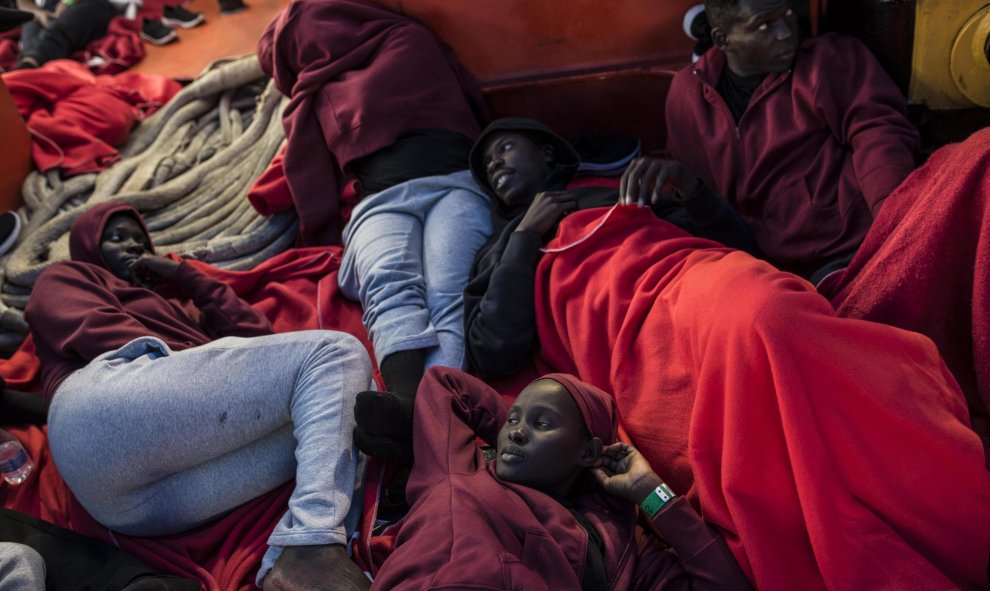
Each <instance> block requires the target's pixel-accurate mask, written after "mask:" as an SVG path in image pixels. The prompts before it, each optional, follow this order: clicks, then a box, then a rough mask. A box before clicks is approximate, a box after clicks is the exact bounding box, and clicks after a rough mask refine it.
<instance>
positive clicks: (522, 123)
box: [468, 117, 581, 192]
mask: <svg viewBox="0 0 990 591" xmlns="http://www.w3.org/2000/svg"><path fill="white" fill-rule="evenodd" d="M506 131H514V132H519V133H523V134H525V135H527V136H530V137H533V138H536V139H537V141H541V142H546V143H548V144H550V145H552V146H553V148H554V152H555V153H556V157H557V167H556V168H555V169H554V180H555V181H557V182H561V183H567V182H568V181H569V180H571V177H573V176H574V173H576V172H577V169H578V165H580V164H581V157H580V156H578V153H577V150H575V149H574V146H572V145H571V143H570V142H568V141H567V140H565V139H564V138H562V137H560V136H559V135H557V134H556V133H554V132H553V130H552V129H550V128H549V127H547V126H546V125H543V124H542V123H540V122H539V121H534V120H532V119H526V118H524V117H506V118H504V119H496V120H495V121H493V122H492V123H491V125H489V126H488V127H486V128H485V129H484V130H483V131H482V132H481V135H480V136H478V140H477V141H476V142H474V146H473V147H472V148H471V155H470V157H469V160H468V161H469V163H470V166H471V175H472V176H473V177H474V180H475V182H476V183H478V185H480V186H481V187H482V188H484V189H485V190H487V191H489V192H492V188H491V187H490V186H488V175H487V174H486V173H485V166H484V164H482V153H481V152H482V150H483V149H484V145H485V143H486V142H487V141H488V140H489V139H490V138H491V137H492V136H493V135H495V134H497V133H502V132H506Z"/></svg>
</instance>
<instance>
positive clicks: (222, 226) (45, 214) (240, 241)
mask: <svg viewBox="0 0 990 591" xmlns="http://www.w3.org/2000/svg"><path fill="white" fill-rule="evenodd" d="M285 101H286V99H285V98H284V97H283V96H282V95H281V94H279V92H278V91H277V90H276V89H275V87H274V85H273V84H272V83H271V82H270V81H269V82H267V84H266V80H265V78H264V74H263V73H262V71H261V68H260V66H259V64H258V60H257V58H256V57H255V56H245V57H243V58H236V59H231V60H224V61H221V62H217V63H214V64H212V65H211V66H210V67H208V68H207V69H206V71H204V73H203V74H202V75H200V76H199V77H198V78H197V79H196V80H194V81H193V82H192V83H191V84H190V85H189V86H187V87H186V88H184V89H182V90H181V91H180V92H179V93H178V94H176V95H175V97H173V98H172V100H171V101H169V103H168V104H167V105H165V106H164V107H163V108H162V109H160V110H159V111H158V112H156V113H155V114H154V115H152V116H151V117H149V118H148V119H147V120H145V121H143V122H141V123H140V124H139V125H138V126H137V127H136V128H135V129H134V131H133V132H132V134H131V137H130V139H129V140H128V143H127V144H126V145H125V146H124V147H123V148H122V149H121V159H120V160H119V161H118V162H117V163H116V164H114V165H113V166H112V167H110V168H108V169H106V170H104V171H102V172H101V173H99V174H84V175H78V176H75V177H71V178H66V179H63V178H61V176H60V174H59V171H57V170H54V171H49V172H48V173H46V174H41V173H37V172H35V173H32V174H31V175H29V176H28V178H27V179H26V181H25V183H24V187H23V190H22V193H23V195H24V207H23V208H22V209H21V211H20V213H21V216H22V218H23V219H24V221H25V222H26V223H25V226H24V230H23V232H22V236H21V239H20V243H19V244H18V245H17V247H16V249H14V250H13V251H12V252H11V253H9V254H8V255H7V257H6V259H5V260H4V261H3V266H2V269H0V351H12V350H14V349H16V348H17V347H18V346H19V345H20V343H21V342H22V341H23V340H24V337H25V336H26V335H27V333H28V326H27V324H26V323H25V322H24V314H23V311H24V307H25V306H26V305H27V302H28V299H29V297H30V295H31V286H32V285H34V282H35V280H36V279H37V278H38V276H39V275H40V274H41V272H42V271H43V270H44V269H45V268H47V267H48V266H49V265H50V264H52V263H53V262H55V261H59V260H64V259H67V258H69V236H68V233H69V228H70V227H71V226H72V223H73V222H74V221H75V220H76V218H78V217H79V215H80V214H82V212H84V211H85V210H86V209H87V208H88V207H90V206H92V205H94V204H97V203H103V202H106V201H124V202H127V203H129V204H131V205H132V206H134V207H135V208H136V209H137V210H138V211H140V212H141V214H142V216H143V217H144V219H145V222H146V223H147V225H148V229H149V231H150V232H151V236H152V240H153V241H154V243H155V246H156V249H157V250H158V252H160V253H168V252H174V253H177V254H180V255H182V256H185V257H189V258H194V259H198V260H201V261H205V262H209V263H211V264H213V265H217V266H219V267H224V268H228V269H248V268H251V267H253V266H255V265H257V264H258V263H260V262H262V261H264V260H266V259H268V258H270V257H272V256H273V255H275V254H277V253H279V252H281V251H283V250H285V249H287V248H289V247H290V246H292V244H293V242H294V241H295V238H296V234H297V232H298V220H297V219H296V215H295V213H294V212H287V213H283V214H278V215H274V216H271V217H267V218H266V217H263V216H261V215H260V214H258V213H257V212H256V211H255V210H254V208H252V207H251V205H250V203H249V202H248V200H247V198H246V197H247V192H248V190H249V189H250V187H251V185H252V184H253V183H254V181H255V179H257V178H258V176H260V175H261V173H262V172H263V171H264V170H265V168H267V166H268V165H269V163H270V162H271V160H272V158H273V157H274V156H275V154H276V153H277V152H278V150H279V148H280V147H281V145H282V143H283V142H284V141H285V133H284V131H283V129H282V123H281V114H282V110H283V108H284V106H285Z"/></svg>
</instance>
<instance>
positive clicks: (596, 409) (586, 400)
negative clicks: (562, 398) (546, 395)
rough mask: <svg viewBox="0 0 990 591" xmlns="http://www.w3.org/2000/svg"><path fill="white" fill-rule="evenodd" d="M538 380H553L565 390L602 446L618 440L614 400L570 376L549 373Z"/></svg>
mask: <svg viewBox="0 0 990 591" xmlns="http://www.w3.org/2000/svg"><path fill="white" fill-rule="evenodd" d="M540 379H541V380H553V381H555V382H557V383H558V384H560V385H561V386H563V387H564V389H565V390H567V392H568V393H569V394H570V395H571V398H573V399H574V402H575V403H576V404H577V407H578V410H580V411H581V418H583V419H584V424H585V425H586V426H587V427H588V432H589V433H591V436H592V437H597V438H599V439H601V440H602V443H603V444H604V445H609V444H610V443H613V442H614V441H615V440H616V439H617V438H618V429H619V409H618V407H617V406H616V405H615V399H614V398H612V397H611V396H609V395H608V394H606V393H605V392H603V391H602V390H599V389H598V388H596V387H594V386H592V385H591V384H586V383H584V382H582V381H581V380H579V379H577V378H576V377H574V376H572V375H570V374H565V373H551V374H547V375H545V376H543V377H542V378H540Z"/></svg>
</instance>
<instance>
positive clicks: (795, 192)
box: [667, 33, 919, 274]
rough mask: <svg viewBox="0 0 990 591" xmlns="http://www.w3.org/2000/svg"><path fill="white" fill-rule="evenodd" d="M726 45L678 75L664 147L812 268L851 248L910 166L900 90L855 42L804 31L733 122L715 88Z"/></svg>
mask: <svg viewBox="0 0 990 591" xmlns="http://www.w3.org/2000/svg"><path fill="white" fill-rule="evenodd" d="M725 64H726V61H725V54H723V53H722V52H721V50H719V49H718V48H713V49H711V50H709V51H708V52H707V53H706V54H705V55H704V56H702V58H701V59H700V60H699V61H698V63H697V64H695V65H694V66H692V67H688V68H687V69H685V70H682V71H681V72H679V73H678V74H677V76H676V77H675V78H674V81H673V83H672V85H671V88H670V93H669V94H668V96H667V130H668V136H667V146H668V149H669V150H670V153H671V155H672V156H673V157H674V158H676V159H678V160H680V161H681V162H683V163H684V164H685V165H687V167H688V168H689V169H691V170H692V171H694V173H695V174H697V175H699V176H700V177H701V178H702V180H704V181H705V183H706V184H707V185H708V186H709V187H710V188H712V189H713V190H714V191H715V192H717V193H719V194H721V195H723V196H725V197H726V198H727V199H728V200H729V201H730V202H731V203H733V204H734V205H735V206H736V207H737V208H738V210H739V213H740V215H741V217H742V218H743V220H744V221H745V222H746V223H747V225H748V226H749V228H750V229H751V230H752V232H753V234H754V236H755V237H756V242H757V244H758V245H759V247H760V249H761V250H762V251H763V253H764V254H765V255H766V256H767V258H768V259H769V260H771V261H773V262H774V263H776V264H778V265H780V266H782V267H783V268H785V269H787V270H792V271H796V272H798V273H803V274H808V273H810V272H812V271H814V270H815V269H817V268H818V267H820V266H822V265H823V264H825V263H827V262H829V261H831V260H835V259H838V258H841V257H843V256H846V255H849V254H852V253H853V252H854V251H855V250H856V248H858V247H859V245H860V243H861V242H862V241H863V238H864V237H865V235H866V231H867V230H868V229H869V227H870V224H871V223H872V221H873V215H875V214H876V212H877V211H878V210H879V207H880V204H881V203H882V202H883V200H884V199H885V198H886V197H887V195H888V194H889V193H890V191H891V190H892V189H894V188H895V187H896V186H897V185H899V184H900V183H901V181H903V180H904V178H905V177H906V176H907V175H908V173H909V172H911V170H912V169H913V168H914V157H913V153H914V151H915V150H916V149H917V148H918V143H919V141H918V134H917V132H916V131H915V130H914V128H913V127H911V125H910V124H909V123H908V121H907V118H906V116H905V102H904V97H903V96H901V93H900V91H898V89H897V87H896V86H895V85H894V83H893V82H892V81H891V80H890V78H889V77H888V76H887V74H886V73H885V72H884V71H883V69H882V68H881V67H880V64H879V63H878V62H877V60H876V59H875V58H874V57H873V55H872V54H870V52H869V51H868V50H867V49H866V47H864V46H863V45H862V44H861V43H860V42H859V41H857V40H856V39H853V38H851V37H844V36H841V35H837V34H832V33H829V34H825V35H822V36H820V37H814V38H810V39H807V40H805V41H804V42H803V43H802V44H801V46H800V48H799V50H798V52H797V57H796V58H795V61H794V68H793V70H792V71H788V72H784V73H780V74H771V75H769V76H767V78H766V80H764V81H763V83H762V84H761V85H760V87H759V88H758V89H757V90H756V92H755V93H754V94H753V97H752V100H751V101H750V104H749V107H748V108H747V109H746V111H745V113H743V115H742V117H741V118H740V120H739V124H738V125H736V123H735V121H734V119H733V118H732V114H731V113H730V111H729V108H728V106H727V105H726V104H725V101H724V100H723V99H722V97H721V95H719V93H718V91H717V90H716V85H717V83H718V79H719V76H721V74H722V70H723V69H724V68H725Z"/></svg>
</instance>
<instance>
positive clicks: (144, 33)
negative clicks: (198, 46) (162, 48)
mask: <svg viewBox="0 0 990 591" xmlns="http://www.w3.org/2000/svg"><path fill="white" fill-rule="evenodd" d="M141 38H142V39H144V40H145V41H147V42H148V43H151V44H152V45H168V44H169V43H171V42H173V41H175V40H177V39H178V38H179V35H178V34H177V33H176V32H175V31H174V30H173V29H172V28H171V27H168V26H166V25H165V23H163V22H162V21H152V20H147V19H145V21H144V24H143V25H141Z"/></svg>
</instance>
